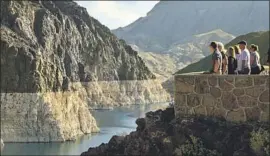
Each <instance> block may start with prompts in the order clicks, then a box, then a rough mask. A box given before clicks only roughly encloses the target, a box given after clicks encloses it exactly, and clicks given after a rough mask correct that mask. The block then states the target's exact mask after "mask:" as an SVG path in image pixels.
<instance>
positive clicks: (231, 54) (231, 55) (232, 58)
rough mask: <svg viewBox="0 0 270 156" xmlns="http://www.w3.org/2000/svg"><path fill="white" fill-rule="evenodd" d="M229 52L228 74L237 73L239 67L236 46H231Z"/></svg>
mask: <svg viewBox="0 0 270 156" xmlns="http://www.w3.org/2000/svg"><path fill="white" fill-rule="evenodd" d="M227 54H228V74H235V70H236V68H237V60H236V56H235V50H234V48H233V47H229V49H228V52H227Z"/></svg>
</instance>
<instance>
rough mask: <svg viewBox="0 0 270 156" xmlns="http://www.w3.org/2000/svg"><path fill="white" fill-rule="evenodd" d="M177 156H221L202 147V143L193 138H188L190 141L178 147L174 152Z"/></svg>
mask: <svg viewBox="0 0 270 156" xmlns="http://www.w3.org/2000/svg"><path fill="white" fill-rule="evenodd" d="M175 155H177V156H206V155H207V156H222V155H221V154H220V153H218V152H217V151H216V150H210V149H207V148H205V147H204V145H203V142H202V141H201V140H199V139H198V138H196V137H194V136H192V135H191V136H190V140H188V141H186V143H185V144H183V145H181V146H179V148H177V149H176V150H175Z"/></svg>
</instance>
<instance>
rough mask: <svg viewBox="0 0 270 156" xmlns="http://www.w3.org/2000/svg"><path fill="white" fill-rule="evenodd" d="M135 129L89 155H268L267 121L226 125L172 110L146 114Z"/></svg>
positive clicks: (91, 151)
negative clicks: (180, 115)
mask: <svg viewBox="0 0 270 156" xmlns="http://www.w3.org/2000/svg"><path fill="white" fill-rule="evenodd" d="M136 124H137V125H138V126H137V130H136V131H135V132H131V133H130V134H129V135H127V136H113V137H112V138H111V140H110V141H109V142H108V143H107V144H101V145H100V146H98V147H95V148H89V150H88V151H86V152H84V153H82V154H81V155H82V156H90V155H156V156H163V155H172V156H269V154H270V153H269V148H270V141H269V125H268V124H269V122H268V123H263V122H261V123H259V122H246V123H235V122H227V121H225V120H224V119H223V118H213V117H205V116H193V117H191V118H175V116H174V109H173V108H167V109H166V110H164V111H161V110H158V111H156V112H149V113H147V114H146V117H145V118H139V119H137V121H136Z"/></svg>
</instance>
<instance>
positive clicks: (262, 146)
mask: <svg viewBox="0 0 270 156" xmlns="http://www.w3.org/2000/svg"><path fill="white" fill-rule="evenodd" d="M250 147H251V148H252V149H253V150H254V152H255V153H256V154H257V155H261V156H270V152H269V151H270V141H269V132H268V131H266V130H263V129H259V130H258V131H257V132H256V131H252V132H251V138H250Z"/></svg>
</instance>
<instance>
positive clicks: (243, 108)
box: [174, 73, 270, 121]
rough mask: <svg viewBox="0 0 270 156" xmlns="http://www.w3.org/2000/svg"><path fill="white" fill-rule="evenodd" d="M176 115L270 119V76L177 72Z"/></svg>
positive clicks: (247, 119) (240, 119)
mask: <svg viewBox="0 0 270 156" xmlns="http://www.w3.org/2000/svg"><path fill="white" fill-rule="evenodd" d="M174 87H175V106H174V107H175V115H176V116H177V117H181V116H188V115H206V116H215V117H222V118H225V119H226V120H229V121H250V120H255V121H269V105H270V104H269V75H206V74H203V75H200V74H194V73H193V74H192V73H191V74H183V75H176V76H175V81H174Z"/></svg>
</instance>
